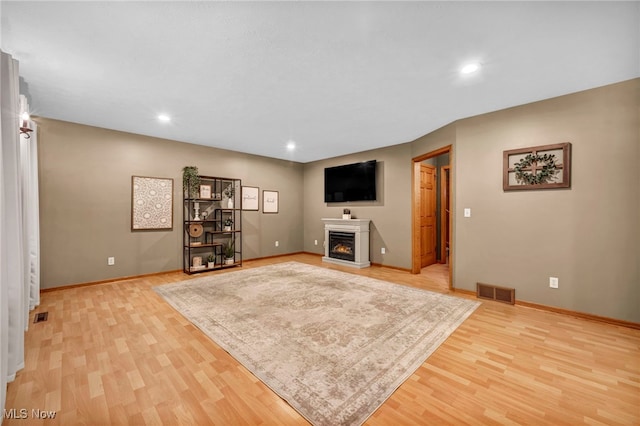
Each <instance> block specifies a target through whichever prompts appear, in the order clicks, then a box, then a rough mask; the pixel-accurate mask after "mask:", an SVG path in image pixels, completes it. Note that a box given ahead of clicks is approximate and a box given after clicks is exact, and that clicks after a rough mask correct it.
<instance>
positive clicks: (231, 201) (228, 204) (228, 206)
mask: <svg viewBox="0 0 640 426" xmlns="http://www.w3.org/2000/svg"><path fill="white" fill-rule="evenodd" d="M227 208H229V209H232V208H233V198H229V200H228V201H227Z"/></svg>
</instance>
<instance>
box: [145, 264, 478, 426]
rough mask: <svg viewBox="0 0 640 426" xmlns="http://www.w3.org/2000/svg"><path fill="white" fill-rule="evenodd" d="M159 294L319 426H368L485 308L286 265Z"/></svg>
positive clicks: (199, 281)
mask: <svg viewBox="0 0 640 426" xmlns="http://www.w3.org/2000/svg"><path fill="white" fill-rule="evenodd" d="M154 290H155V291H156V292H157V293H158V294H160V295H161V296H162V297H164V298H165V300H166V301H167V302H168V303H169V304H171V305H172V306H173V307H174V308H175V309H177V310H178V311H179V312H180V313H181V314H182V315H184V316H185V317H186V318H187V319H188V320H189V321H191V322H192V323H193V324H195V325H196V326H197V327H199V328H200V329H201V330H202V331H203V332H204V333H205V334H206V335H207V336H209V337H210V338H211V339H213V340H214V341H215V342H216V343H217V344H218V345H219V346H220V347H222V348H223V349H225V350H226V351H227V352H229V354H231V355H232V356H233V357H234V358H235V359H236V360H238V361H239V362H240V363H241V364H242V365H244V366H245V367H246V368H247V369H248V370H250V371H251V372H252V373H253V374H254V375H255V376H256V377H258V378H259V379H260V380H262V381H263V382H264V383H265V384H266V385H267V386H269V387H270V388H271V389H272V390H273V391H274V392H276V393H277V394H278V395H280V396H281V397H282V398H283V399H284V400H286V401H287V402H288V403H289V404H290V405H291V406H292V407H293V408H295V409H296V410H297V411H298V412H299V413H300V414H301V415H302V416H304V417H305V418H306V419H307V420H309V422H311V423H312V424H314V425H317V426H321V425H327V426H328V425H331V426H335V425H360V424H362V423H363V422H364V421H365V420H366V419H367V418H368V417H369V416H370V415H371V414H372V413H373V412H374V411H375V410H376V409H377V408H378V407H379V406H380V405H382V403H383V402H384V401H385V400H386V399H387V398H388V397H389V396H390V395H391V394H392V393H393V392H394V391H395V390H396V389H397V388H398V386H400V384H402V382H404V381H405V380H406V379H407V378H408V377H409V376H411V374H412V373H413V372H414V371H415V370H416V369H417V368H418V367H419V366H420V365H421V364H422V363H423V362H424V361H425V360H426V359H427V358H428V357H429V355H431V354H432V353H433V352H434V351H435V350H436V349H437V347H438V346H439V345H440V344H441V343H442V342H444V341H445V339H446V338H447V337H448V336H449V335H450V334H451V333H452V332H453V331H454V330H455V329H456V328H457V327H458V326H459V325H460V324H461V323H462V322H463V321H464V320H465V319H466V318H467V317H468V316H469V315H470V314H471V313H472V312H473V311H474V310H475V309H476V307H477V306H478V305H479V303H477V302H475V301H470V300H466V299H461V298H457V297H451V296H447V295H443V294H438V293H433V292H429V291H425V290H420V289H415V288H411V287H407V286H402V285H398V284H393V283H389V282H385V281H380V280H376V279H372V278H368V277H364V276H360V275H355V274H350V273H344V272H340V271H335V270H330V269H325V268H320V267H317V266H311V265H306V264H302V263H298V262H287V263H279V264H274V265H270V266H264V267H259V268H253V269H243V270H239V271H237V272H229V273H224V274H217V275H210V276H206V277H201V278H196V279H191V280H188V281H182V282H180V283H175V284H167V285H163V286H159V287H155V288H154Z"/></svg>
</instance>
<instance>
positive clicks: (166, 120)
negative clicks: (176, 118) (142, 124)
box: [158, 114, 171, 123]
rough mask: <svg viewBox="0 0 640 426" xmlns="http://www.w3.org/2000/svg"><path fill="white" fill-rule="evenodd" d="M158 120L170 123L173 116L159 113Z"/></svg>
mask: <svg viewBox="0 0 640 426" xmlns="http://www.w3.org/2000/svg"><path fill="white" fill-rule="evenodd" d="M158 121H162V122H163V123H168V122H170V121H171V117H169V116H168V115H167V114H160V115H158Z"/></svg>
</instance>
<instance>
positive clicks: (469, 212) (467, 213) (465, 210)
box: [464, 208, 471, 217]
mask: <svg viewBox="0 0 640 426" xmlns="http://www.w3.org/2000/svg"><path fill="white" fill-rule="evenodd" d="M464 217H471V209H469V208H466V209H464Z"/></svg>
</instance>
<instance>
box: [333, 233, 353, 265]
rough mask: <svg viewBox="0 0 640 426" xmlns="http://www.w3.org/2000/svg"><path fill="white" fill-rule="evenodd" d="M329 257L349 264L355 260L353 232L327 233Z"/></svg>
mask: <svg viewBox="0 0 640 426" xmlns="http://www.w3.org/2000/svg"><path fill="white" fill-rule="evenodd" d="M329 257H333V258H334V259H342V260H347V261H349V262H353V261H354V260H356V234H355V232H338V231H329Z"/></svg>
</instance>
